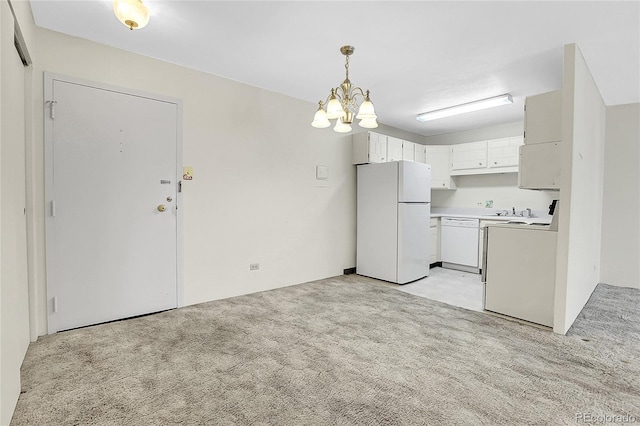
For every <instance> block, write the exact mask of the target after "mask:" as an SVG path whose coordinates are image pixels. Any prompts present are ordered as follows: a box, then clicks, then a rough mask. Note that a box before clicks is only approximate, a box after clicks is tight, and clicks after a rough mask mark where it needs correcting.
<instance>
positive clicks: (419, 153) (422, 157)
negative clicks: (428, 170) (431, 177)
mask: <svg viewBox="0 0 640 426" xmlns="http://www.w3.org/2000/svg"><path fill="white" fill-rule="evenodd" d="M414 151H415V153H414V156H415V160H414V161H415V162H416V163H425V164H426V163H427V146H426V145H421V144H419V143H417V144H415V147H414Z"/></svg>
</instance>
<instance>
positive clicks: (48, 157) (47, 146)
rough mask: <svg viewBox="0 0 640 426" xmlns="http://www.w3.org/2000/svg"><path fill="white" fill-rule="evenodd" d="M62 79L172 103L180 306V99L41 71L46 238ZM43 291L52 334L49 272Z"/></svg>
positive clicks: (49, 230)
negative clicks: (56, 94)
mask: <svg viewBox="0 0 640 426" xmlns="http://www.w3.org/2000/svg"><path fill="white" fill-rule="evenodd" d="M54 81H62V82H65V83H71V84H77V85H80V86H87V87H91V88H96V89H101V90H107V91H111V92H116V93H122V94H125V95H132V96H138V97H142V98H147V99H152V100H156V101H160V102H167V103H171V104H174V105H176V110H177V114H176V171H175V179H176V180H175V181H176V183H177V185H178V187H177V189H176V302H177V307H178V308H181V307H183V306H184V283H183V265H184V252H183V248H184V247H183V226H182V225H183V215H182V208H183V203H182V191H181V187H182V120H183V110H182V99H179V98H174V97H171V96H165V95H160V94H156V93H149V92H145V91H141V90H136V89H130V88H125V87H121V86H115V85H111V84H106V83H99V82H95V81H90V80H85V79H81V78H76V77H70V76H66V75H61V74H56V73H51V72H48V71H45V72H44V103H43V120H44V198H45V199H44V201H45V203H44V210H45V211H44V218H45V221H44V225H45V237H46V240H48V241H52V237H53V235H52V227H51V226H47V224H48V223H49V220H48V218H50V217H51V200H52V199H53V197H52V194H53V188H54V186H53V120H51V118H50V111H51V110H50V108H51V102H50V101H51V100H52V99H53V82H54ZM46 240H45V270H48V268H47V267H46V265H47V264H48V259H49V256H48V250H49V247H48V244H47V243H46ZM45 292H46V315H45V321H46V323H47V333H48V334H52V332H51V329H50V327H49V314H50V312H51V311H52V309H53V302H52V300H50V298H49V294H48V293H49V274H48V273H45Z"/></svg>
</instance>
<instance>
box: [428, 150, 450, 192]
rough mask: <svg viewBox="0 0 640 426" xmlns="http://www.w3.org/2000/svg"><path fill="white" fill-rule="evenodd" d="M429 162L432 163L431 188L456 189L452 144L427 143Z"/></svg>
mask: <svg viewBox="0 0 640 426" xmlns="http://www.w3.org/2000/svg"><path fill="white" fill-rule="evenodd" d="M425 153H426V156H427V164H431V189H456V184H455V182H454V181H453V179H451V171H450V167H451V159H450V155H451V146H450V145H426V146H425Z"/></svg>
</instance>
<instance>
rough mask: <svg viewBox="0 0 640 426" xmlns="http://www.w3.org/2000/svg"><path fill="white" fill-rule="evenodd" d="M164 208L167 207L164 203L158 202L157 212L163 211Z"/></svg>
mask: <svg viewBox="0 0 640 426" xmlns="http://www.w3.org/2000/svg"><path fill="white" fill-rule="evenodd" d="M166 209H167V208H166V207H165V206H164V204H160V205H159V206H158V211H159V212H163V211H165V210H166Z"/></svg>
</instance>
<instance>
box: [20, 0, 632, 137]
mask: <svg viewBox="0 0 640 426" xmlns="http://www.w3.org/2000/svg"><path fill="white" fill-rule="evenodd" d="M145 4H147V5H148V6H149V9H150V10H151V20H150V22H149V25H148V26H147V27H146V28H144V29H142V30H136V31H130V30H128V29H127V28H126V27H125V26H123V25H122V24H121V23H120V22H118V21H117V20H116V18H115V16H114V15H113V11H112V1H111V0H82V1H59V0H31V7H32V10H33V15H34V18H35V22H36V24H37V25H39V26H41V27H45V28H49V29H52V30H55V31H59V32H63V33H66V34H70V35H74V36H78V37H82V38H85V39H89V40H93V41H96V42H99V43H103V44H107V45H111V46H115V47H118V48H121V49H125V50H130V51H133V52H137V53H140V54H143V55H147V56H151V57H154V58H159V59H163V60H166V61H169V62H173V63H176V64H180V65H184V66H186V67H190V68H195V69H198V70H202V71H206V72H209V73H212V74H215V75H218V76H222V77H226V78H229V79H232V80H236V81H240V82H243V83H246V84H250V85H253V86H257V87H261V88H265V89H268V90H272V91H274V92H278V93H283V94H285V95H288V96H292V97H294V98H299V99H304V100H307V101H310V102H314V103H317V101H318V100H320V99H322V100H324V99H325V98H326V96H327V95H328V92H329V89H330V88H331V87H336V86H338V85H339V84H340V83H341V82H342V80H343V79H344V56H342V54H341V53H340V52H339V48H340V46H342V45H345V44H351V45H353V46H355V48H356V50H355V53H354V55H353V56H352V57H351V66H350V78H351V81H352V82H353V83H354V84H355V85H357V86H361V87H362V88H363V89H370V90H371V99H372V101H373V102H374V104H375V107H376V113H377V114H378V121H380V122H381V123H384V124H386V125H389V126H393V127H396V128H399V129H403V130H407V131H410V132H414V133H418V134H422V135H435V134H441V133H449V132H453V131H461V130H467V129H473V128H480V127H486V126H491V125H497V124H502V123H510V122H516V121H521V120H522V119H523V104H524V98H525V97H526V96H529V95H535V94H538V93H543V92H546V91H549V90H554V89H558V88H560V87H561V86H562V55H563V46H564V45H565V44H568V43H577V44H578V46H579V47H580V49H581V51H582V53H583V55H584V57H585V59H586V61H587V64H588V65H589V67H590V69H591V72H592V74H593V76H594V78H595V80H596V83H597V85H598V87H599V88H600V91H601V93H602V97H603V99H604V102H605V103H606V104H607V105H617V104H625V103H635V102H640V2H639V1H619V2H617V1H601V2H594V1H569V2H562V1H532V2H528V1H494V2H485V1H466V2H462V1H409V2H401V1H387V2H385V1H355V2H338V1H315V2H314V1H293V2H285V1H255V2H249V1H161V0H145ZM503 93H511V94H512V95H513V99H514V104H513V105H509V106H501V107H497V108H493V109H491V110H485V111H481V112H475V113H468V114H465V115H461V116H458V117H451V118H444V119H440V120H436V121H431V122H427V123H419V122H418V121H416V119H415V116H416V114H418V113H421V112H425V111H429V110H433V109H439V108H443V107H446V106H451V105H456V104H461V103H466V102H470V101H473V100H477V99H483V98H487V97H491V96H496V95H500V94H503ZM314 112H315V106H312V105H310V106H309V121H310V122H311V119H312V118H313V113H314Z"/></svg>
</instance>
